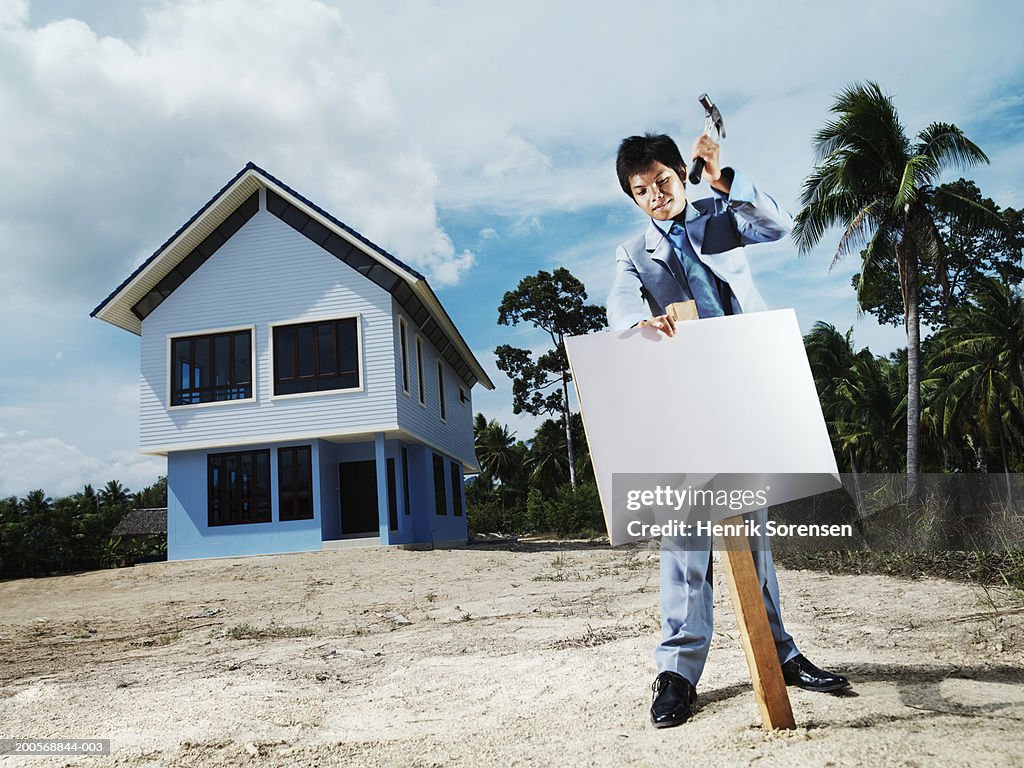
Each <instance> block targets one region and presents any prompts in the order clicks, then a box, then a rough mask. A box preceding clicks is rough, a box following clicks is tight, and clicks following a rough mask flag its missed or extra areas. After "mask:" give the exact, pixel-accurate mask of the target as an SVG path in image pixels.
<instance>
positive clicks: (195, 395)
mask: <svg viewBox="0 0 1024 768" xmlns="http://www.w3.org/2000/svg"><path fill="white" fill-rule="evenodd" d="M243 335H244V336H245V337H246V340H245V341H244V342H239V341H238V338H237V337H239V336H243ZM254 337H255V329H254V328H253V327H252V326H246V327H240V328H226V329H218V330H215V331H201V332H199V333H189V334H183V335H180V336H179V335H174V336H170V335H169V336H168V337H167V349H168V351H167V366H168V376H167V390H168V394H167V403H168V407H169V408H188V407H193V406H197V405H223V404H225V403H238V402H243V401H251V400H254V399H255V398H256V388H255V378H256V377H255V370H254V362H255V357H256V356H255V354H254V352H253V339H254ZM203 342H206V344H207V347H208V349H207V360H206V363H207V367H208V369H209V370H208V371H207V373H206V375H205V376H203V377H202V378H201V379H200V381H203V382H205V380H206V379H209V380H211V381H212V382H213V383H211V384H206V383H202V384H201V385H200V386H188V387H185V386H183V384H184V381H183V379H185V378H186V376H183V375H182V374H183V369H182V366H183V365H187V366H190V370H189V373H188V375H187V378H188V379H189V383H190V384H191V383H192V381H194V380H195V378H196V374H197V371H199V372H201V368H200V365H199V362H200V361H199V357H200V355H199V354H198V352H197V346H198V345H199V344H202V343H203ZM221 342H225V343H226V344H227V358H228V361H227V371H228V378H229V382H228V383H226V384H217V368H218V365H217V362H218V354H217V350H218V348H220V347H221ZM182 344H187V345H188V351H187V353H186V354H185V355H183V356H182V357H179V349H180V347H181V345H182ZM239 347H243V348H244V350H245V356H246V357H247V358H248V363H249V366H248V369H247V370H245V369H244V368H243V366H239V365H237V363H238V360H237V359H236V358H237V350H238V348H239ZM243 372H244V374H245V376H242V373H243ZM218 395H220V396H218ZM204 398H205V399H204Z"/></svg>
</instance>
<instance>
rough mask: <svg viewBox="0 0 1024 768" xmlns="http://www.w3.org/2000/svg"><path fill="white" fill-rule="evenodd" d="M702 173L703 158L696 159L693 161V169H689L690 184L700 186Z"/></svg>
mask: <svg viewBox="0 0 1024 768" xmlns="http://www.w3.org/2000/svg"><path fill="white" fill-rule="evenodd" d="M703 173H704V158H703V157H698V158H697V159H696V160H694V161H693V167H692V168H691V169H690V176H689V179H690V183H691V184H700V177H701V175H702V174H703Z"/></svg>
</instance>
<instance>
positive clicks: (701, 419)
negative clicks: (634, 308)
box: [565, 309, 840, 545]
mask: <svg viewBox="0 0 1024 768" xmlns="http://www.w3.org/2000/svg"><path fill="white" fill-rule="evenodd" d="M565 346H566V352H567V353H568V356H569V362H570V366H571V367H572V374H573V379H574V380H575V383H576V391H577V394H578V396H579V402H580V409H581V411H582V415H583V423H584V427H585V429H586V434H587V440H588V442H589V444H590V454H591V458H592V460H593V463H594V470H595V473H596V475H597V485H598V491H599V493H600V496H601V504H602V507H603V508H604V515H605V522H606V524H607V525H608V531H609V535H610V537H611V543H612V544H613V545H616V544H621V543H624V542H625V541H629V540H632V539H635V538H645V537H644V536H629V535H626V534H624V532H623V531H624V526H623V525H619V526H616V525H614V524H613V519H612V518H613V504H612V476H613V475H615V474H620V473H637V474H641V473H643V474H666V475H677V476H678V474H679V473H686V474H687V475H688V476H689V477H690V478H698V477H701V476H702V477H703V478H704V479H707V478H710V477H714V476H716V475H721V474H756V475H763V476H765V477H766V478H768V479H767V480H766V482H769V483H770V484H771V486H772V491H771V497H770V501H769V503H770V504H781V503H784V502H787V501H792V500H794V499H798V498H803V497H805V496H809V495H812V494H814V493H820V492H822V491H825V490H831V489H832V488H837V487H839V486H840V483H839V480H838V469H837V467H836V461H835V456H834V455H833V453H832V445H831V443H830V442H829V437H828V432H827V430H826V428H825V420H824V418H823V417H822V413H821V405H820V403H819V401H818V394H817V391H816V390H815V387H814V379H813V378H812V376H811V370H810V366H809V365H808V362H807V355H806V353H805V351H804V345H803V338H802V336H801V334H800V328H799V325H798V324H797V320H796V313H795V312H794V311H793V310H792V309H784V310H777V311H772V312H756V313H751V314H746V315H733V316H730V317H716V318H708V319H704V320H693V321H688V322H682V323H678V324H677V326H676V335H675V336H674V337H673V338H669V337H667V336H665V335H664V334H662V333H659V332H658V331H654V330H652V329H650V328H633V329H630V330H628V331H605V332H601V333H594V334H590V335H587V336H575V337H570V338H567V339H566V340H565ZM822 474H825V475H828V476H830V477H829V478H827V481H826V482H824V483H823V482H822V481H821V480H820V479H819V480H818V481H816V482H810V483H809V482H808V481H807V477H810V476H814V475H817V476H819V477H820V476H821V475H822ZM797 475H805V478H804V480H803V481H801V480H800V479H799V478H797V477H795V476H797ZM833 478H834V481H833ZM758 506H763V505H755V506H749V505H748V506H747V507H745V508H744V509H743V510H740V512H742V511H749V510H750V509H755V508H758ZM738 513H739V512H737V511H731V512H729V514H738ZM614 514H621V510H620V511H615V512H614ZM723 516H724V515H723ZM620 523H621V521H620Z"/></svg>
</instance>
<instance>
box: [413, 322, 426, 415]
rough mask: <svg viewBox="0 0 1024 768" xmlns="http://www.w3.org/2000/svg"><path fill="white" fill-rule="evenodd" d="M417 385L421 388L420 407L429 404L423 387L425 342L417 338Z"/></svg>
mask: <svg viewBox="0 0 1024 768" xmlns="http://www.w3.org/2000/svg"><path fill="white" fill-rule="evenodd" d="M416 383H417V384H419V388H420V405H426V404H427V392H426V388H425V387H424V386H423V342H422V341H420V337H419V336H417V337H416Z"/></svg>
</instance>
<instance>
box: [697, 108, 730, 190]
mask: <svg viewBox="0 0 1024 768" xmlns="http://www.w3.org/2000/svg"><path fill="white" fill-rule="evenodd" d="M699 101H700V103H701V106H702V107H704V135H705V136H711V137H712V138H713V139H714V140H715V141H716V142H720V141H721V140H722V139H724V138H725V123H724V122H723V121H722V113H721V112H719V111H718V107H716V106H715V105H714V104H712V103H711V99H709V98H708V95H707V94H706V93H702V94H701V95H700V99H699ZM702 173H704V158H703V157H698V158H697V159H696V160H694V161H693V168H691V169H690V176H689V179H690V183H691V184H700V177H701V174H702Z"/></svg>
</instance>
